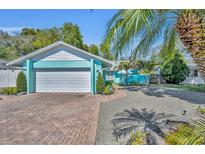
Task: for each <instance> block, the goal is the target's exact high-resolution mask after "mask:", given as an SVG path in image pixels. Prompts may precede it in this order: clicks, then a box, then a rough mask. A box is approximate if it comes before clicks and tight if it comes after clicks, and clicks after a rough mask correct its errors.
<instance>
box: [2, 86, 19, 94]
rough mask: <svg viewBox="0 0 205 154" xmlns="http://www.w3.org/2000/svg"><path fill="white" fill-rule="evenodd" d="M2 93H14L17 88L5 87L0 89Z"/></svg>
mask: <svg viewBox="0 0 205 154" xmlns="http://www.w3.org/2000/svg"><path fill="white" fill-rule="evenodd" d="M2 93H3V94H6V95H16V94H17V88H16V87H7V88H3V89H2Z"/></svg>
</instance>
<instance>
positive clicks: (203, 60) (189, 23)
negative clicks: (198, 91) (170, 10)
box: [176, 10, 205, 80]
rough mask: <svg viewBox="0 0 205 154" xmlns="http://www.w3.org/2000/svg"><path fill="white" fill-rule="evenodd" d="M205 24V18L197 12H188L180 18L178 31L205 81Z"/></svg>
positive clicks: (177, 26) (177, 25) (177, 24)
mask: <svg viewBox="0 0 205 154" xmlns="http://www.w3.org/2000/svg"><path fill="white" fill-rule="evenodd" d="M203 24H204V23H203V17H202V15H201V14H199V12H198V11H197V10H188V11H184V12H183V13H182V14H181V15H180V16H179V17H178V21H177V23H176V29H177V31H178V33H179V37H180V39H181V41H182V42H183V44H184V46H185V47H186V48H187V49H188V50H189V52H190V53H191V56H192V58H193V60H194V61H195V63H196V64H197V66H198V69H199V72H200V74H201V75H202V77H203V79H204V80H205V27H204V25H203Z"/></svg>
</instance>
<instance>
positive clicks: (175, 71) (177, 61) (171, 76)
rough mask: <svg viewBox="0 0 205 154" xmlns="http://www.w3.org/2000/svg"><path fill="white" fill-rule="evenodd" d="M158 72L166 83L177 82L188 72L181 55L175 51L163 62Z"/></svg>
mask: <svg viewBox="0 0 205 154" xmlns="http://www.w3.org/2000/svg"><path fill="white" fill-rule="evenodd" d="M160 73H161V75H162V77H163V78H164V79H165V80H166V81H167V82H168V83H174V84H179V83H180V82H182V81H184V80H185V79H186V77H187V75H188V74H189V67H188V66H187V65H186V63H185V61H184V59H183V57H182V55H181V54H179V53H176V54H175V55H174V56H173V57H171V58H170V59H168V60H166V61H165V62H164V64H163V65H162V66H161V68H160Z"/></svg>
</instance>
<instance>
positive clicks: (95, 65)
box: [90, 59, 102, 94]
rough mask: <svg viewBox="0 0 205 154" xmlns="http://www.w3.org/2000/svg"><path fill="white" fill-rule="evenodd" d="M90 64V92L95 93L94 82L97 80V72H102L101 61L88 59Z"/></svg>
mask: <svg viewBox="0 0 205 154" xmlns="http://www.w3.org/2000/svg"><path fill="white" fill-rule="evenodd" d="M90 64H91V94H96V93H97V90H96V82H97V77H98V73H99V72H101V73H102V63H101V61H98V60H94V59H91V60H90Z"/></svg>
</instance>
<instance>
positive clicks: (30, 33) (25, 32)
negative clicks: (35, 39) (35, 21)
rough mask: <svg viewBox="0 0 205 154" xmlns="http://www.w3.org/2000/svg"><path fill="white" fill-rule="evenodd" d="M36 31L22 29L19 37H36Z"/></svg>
mask: <svg viewBox="0 0 205 154" xmlns="http://www.w3.org/2000/svg"><path fill="white" fill-rule="evenodd" d="M37 31H38V30H36V29H33V28H23V29H22V31H21V33H20V35H21V36H35V35H37Z"/></svg>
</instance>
